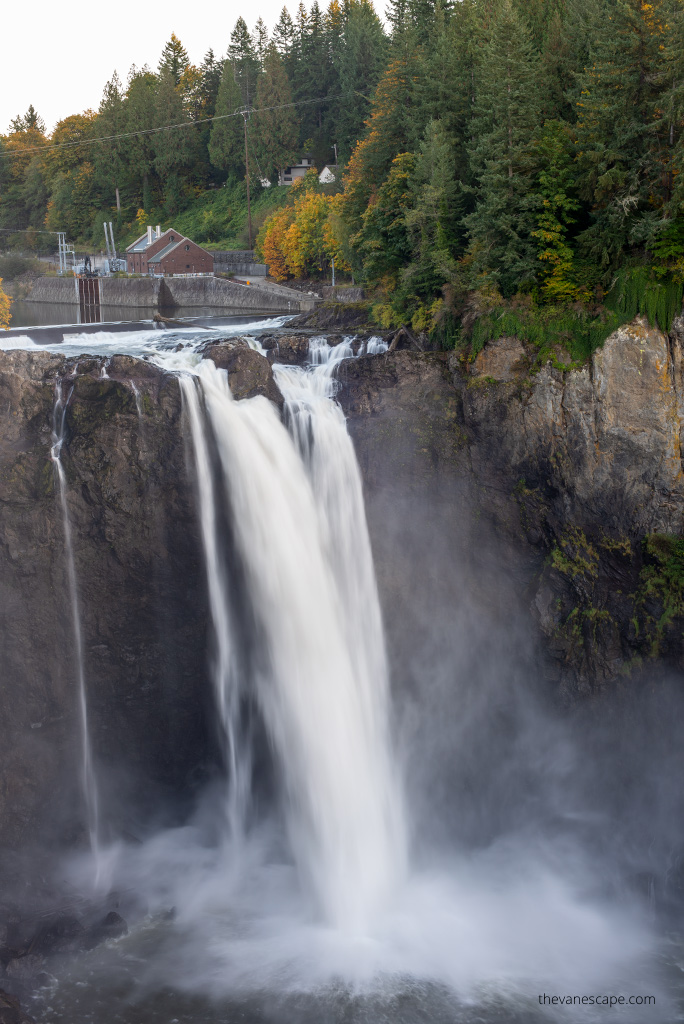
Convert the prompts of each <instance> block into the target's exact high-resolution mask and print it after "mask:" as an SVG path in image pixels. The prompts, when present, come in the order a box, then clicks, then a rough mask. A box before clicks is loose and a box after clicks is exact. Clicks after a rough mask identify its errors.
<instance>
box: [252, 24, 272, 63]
mask: <svg viewBox="0 0 684 1024" xmlns="http://www.w3.org/2000/svg"><path fill="white" fill-rule="evenodd" d="M252 44H253V46H254V52H255V54H256V58H257V60H258V62H259V67H260V68H263V66H264V57H265V56H266V49H267V47H268V29H267V28H266V25H265V23H264V21H263V19H262V18H258V19H257V23H256V25H255V26H254V32H253V33H252Z"/></svg>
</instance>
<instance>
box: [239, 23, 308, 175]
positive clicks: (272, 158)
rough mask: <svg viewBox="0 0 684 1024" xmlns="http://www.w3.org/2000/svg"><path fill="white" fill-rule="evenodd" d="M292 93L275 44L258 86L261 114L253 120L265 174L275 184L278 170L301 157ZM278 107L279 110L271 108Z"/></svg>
mask: <svg viewBox="0 0 684 1024" xmlns="http://www.w3.org/2000/svg"><path fill="white" fill-rule="evenodd" d="M291 103H292V90H291V88H290V83H289V82H288V80H287V75H286V74H285V69H284V67H283V62H282V60H281V58H280V57H279V55H278V51H277V49H276V47H275V44H274V43H270V44H269V46H268V47H267V49H266V54H265V57H264V73H263V75H262V76H261V78H260V79H259V84H258V86H257V99H256V107H257V112H256V113H255V114H254V115H253V117H252V125H251V133H250V134H251V138H252V141H253V144H254V148H255V151H256V156H257V159H258V161H259V164H260V166H261V171H262V173H263V174H264V175H265V177H267V178H268V179H269V180H270V181H271V182H273V183H274V184H275V183H276V182H277V180H278V171H279V170H281V169H282V168H283V167H287V166H288V165H289V164H291V163H293V162H294V160H295V158H296V155H297V139H298V129H299V125H298V119H297V115H296V112H295V108H294V107H292V106H287V104H291ZM268 108H276V109H268Z"/></svg>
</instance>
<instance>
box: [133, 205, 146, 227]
mask: <svg viewBox="0 0 684 1024" xmlns="http://www.w3.org/2000/svg"><path fill="white" fill-rule="evenodd" d="M135 223H136V224H137V225H138V230H139V231H142V230H143V228H145V227H146V226H147V214H146V213H145V211H144V210H143V209H142V207H141V208H140V209H139V210H138V212H137V213H136V215H135Z"/></svg>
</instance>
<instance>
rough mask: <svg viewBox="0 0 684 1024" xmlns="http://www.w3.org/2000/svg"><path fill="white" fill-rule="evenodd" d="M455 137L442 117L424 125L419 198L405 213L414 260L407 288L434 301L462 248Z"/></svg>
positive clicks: (406, 279)
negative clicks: (442, 121) (454, 149)
mask: <svg viewBox="0 0 684 1024" xmlns="http://www.w3.org/2000/svg"><path fill="white" fill-rule="evenodd" d="M452 154H453V145H452V141H451V139H450V137H449V135H448V134H447V132H446V131H445V129H444V127H443V125H442V124H441V122H440V121H435V120H431V121H429V122H428V124H427V127H426V129H425V135H424V137H423V141H422V144H421V147H420V155H419V157H418V160H417V162H416V173H415V178H414V185H413V189H414V199H413V202H412V205H411V209H410V210H408V211H407V213H406V226H407V229H408V235H409V239H410V242H411V248H412V259H411V261H410V262H409V263H408V265H407V268H406V270H405V272H404V281H403V290H404V291H406V292H408V294H410V295H411V296H416V297H417V298H418V299H419V300H429V299H430V298H432V297H433V296H434V295H435V294H439V291H440V289H441V287H442V285H444V284H445V283H446V282H447V281H449V280H451V278H452V277H453V276H454V272H455V270H456V255H457V254H459V253H460V251H462V248H463V241H464V239H463V227H462V218H461V217H460V216H459V183H458V181H457V179H456V175H455V168H454V161H453V155H452Z"/></svg>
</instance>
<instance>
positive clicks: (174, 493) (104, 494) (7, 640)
mask: <svg viewBox="0 0 684 1024" xmlns="http://www.w3.org/2000/svg"><path fill="white" fill-rule="evenodd" d="M261 363H263V364H264V365H266V360H264V359H261ZM105 366H107V368H108V373H109V375H110V376H109V378H103V377H101V375H100V373H101V370H102V368H103V367H105ZM79 367H80V368H81V369H82V370H84V371H87V372H83V373H80V372H79ZM74 373H75V376H74ZM58 379H59V380H62V381H63V393H64V396H65V397H68V399H69V400H68V405H67V410H66V420H65V424H66V439H65V443H64V446H63V449H62V459H61V461H62V466H63V469H64V473H65V476H66V479H67V500H68V506H69V517H70V522H71V528H72V534H73V538H74V559H75V564H76V573H77V579H78V586H79V592H80V593H79V596H80V605H81V620H82V621H81V628H82V636H83V644H84V668H85V678H86V686H87V689H88V700H89V717H90V722H91V729H92V739H93V746H94V748H95V750H96V751H97V756H98V760H99V761H100V763H101V764H102V766H103V767H104V768H105V769H106V771H103V772H102V773H101V774H102V778H103V779H104V778H105V777H106V778H107V779H111V780H112V792H111V793H110V794H108V793H106V792H105V791H104V790H103V793H102V797H103V799H105V800H107V804H108V809H109V810H108V813H109V814H110V815H111V817H110V821H111V823H112V825H113V826H114V827H115V828H116V825H117V822H118V821H120V822H121V826H122V827H125V825H126V823H127V820H128V819H129V816H131V815H132V816H133V817H134V818H136V817H137V816H138V815H140V817H141V819H142V820H144V819H145V818H146V817H147V816H148V815H149V814H150V813H151V812H154V813H155V815H156V814H158V812H159V809H160V808H164V807H165V806H167V805H168V806H173V807H175V808H176V810H175V811H174V813H182V801H183V800H184V799H188V798H189V797H190V794H191V793H192V792H193V790H194V787H195V786H196V785H197V784H199V782H200V781H201V779H202V778H204V777H205V774H206V770H207V767H206V766H207V757H208V758H211V757H212V756H213V755H212V751H213V750H214V739H213V737H214V732H213V728H212V724H211V721H210V717H209V713H208V712H209V706H210V701H211V697H210V693H209V688H208V683H207V677H206V671H205V649H206V621H207V616H206V587H205V579H204V567H203V562H202V554H201V543H200V541H199V527H198V523H197V513H196V502H195V497H194V481H193V478H192V475H191V473H190V472H189V469H188V461H187V457H186V437H185V428H184V417H183V410H182V402H181V396H180V390H179V387H178V381H177V379H176V378H175V377H174V376H173V375H169V374H166V373H164V372H163V371H162V370H160V369H159V368H157V367H154V366H151V365H150V364H148V363H146V362H144V361H141V360H135V359H131V358H130V357H128V356H120V357H114V358H113V359H111V360H109V361H107V360H103V359H87V360H86V359H84V360H71V361H65V360H64V359H63V358H62V357H60V356H55V355H52V354H50V353H47V352H43V351H33V350H32V351H28V352H24V351H11V352H0V522H1V524H2V528H1V530H0V538H1V539H0V643H1V644H2V650H3V685H2V687H1V688H0V719H1V720H2V722H3V730H2V743H0V845H1V846H2V847H3V848H4V849H5V850H7V849H15V850H18V849H22V848H25V847H26V846H27V844H31V845H34V846H43V847H48V848H49V847H50V845H51V844H54V843H55V842H56V843H57V844H59V843H68V844H72V843H73V842H74V841H77V840H78V839H79V837H80V836H81V835H82V834H83V833H82V828H83V825H82V819H83V800H82V795H81V792H80V788H79V783H78V779H79V758H80V754H79V750H78V743H77V742H75V741H74V737H76V736H78V730H79V726H78V719H79V706H78V697H77V684H76V666H75V663H74V639H73V621H72V617H71V609H70V603H69V597H68V581H67V567H66V559H65V552H64V526H63V518H62V509H61V505H60V498H59V492H58V489H57V485H56V476H55V469H54V465H53V463H52V461H51V458H50V449H51V444H52V437H51V435H52V426H53V410H54V402H55V382H56V381H57V380H58ZM133 382H135V383H136V384H137V386H138V388H139V391H140V393H141V414H140V415H139V414H138V407H137V405H136V400H135V394H134V392H133V388H132V383H133ZM37 637H40V642H36V638H37ZM171 709H172V712H171ZM171 794H173V800H170V799H169V797H170V796H171ZM183 794H185V795H183ZM134 830H135V829H134ZM53 852H54V846H53Z"/></svg>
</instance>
